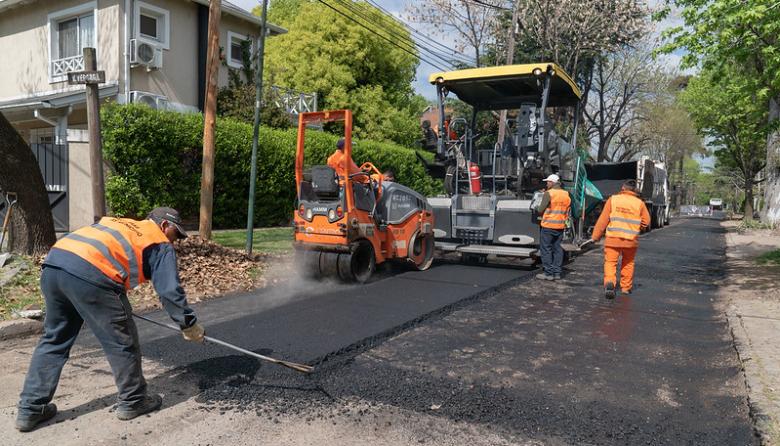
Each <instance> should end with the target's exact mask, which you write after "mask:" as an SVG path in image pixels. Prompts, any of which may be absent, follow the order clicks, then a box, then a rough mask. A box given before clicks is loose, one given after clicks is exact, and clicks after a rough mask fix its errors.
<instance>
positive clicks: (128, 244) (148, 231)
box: [54, 217, 169, 289]
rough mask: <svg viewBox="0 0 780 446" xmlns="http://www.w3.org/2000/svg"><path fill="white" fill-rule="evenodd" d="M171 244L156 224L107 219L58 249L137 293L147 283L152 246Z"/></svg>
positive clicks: (59, 243)
mask: <svg viewBox="0 0 780 446" xmlns="http://www.w3.org/2000/svg"><path fill="white" fill-rule="evenodd" d="M159 243H169V242H168V238H167V237H165V234H163V232H162V231H161V230H160V228H159V227H158V226H157V224H155V223H154V222H152V221H150V220H144V221H136V220H130V219H125V218H110V217H104V218H102V219H101V220H100V222H99V223H95V224H94V225H92V226H87V227H84V228H81V229H79V230H77V231H75V232H72V233H70V234H68V235H66V236H65V237H63V238H62V239H60V240H59V241H57V243H55V245H54V247H56V248H58V249H62V250H65V251H69V252H72V253H73V254H76V255H77V256H79V257H81V258H82V259H84V260H86V261H87V262H89V263H90V264H92V265H93V266H95V267H96V268H97V269H99V270H100V271H101V272H102V273H103V274H105V275H106V276H108V278H109V279H111V280H113V281H115V282H118V283H121V284H122V285H124V287H125V288H126V289H133V288H135V287H137V286H138V285H140V284H142V283H144V282H145V281H146V280H147V278H146V277H145V276H144V273H143V251H144V249H145V248H147V247H148V246H150V245H153V244H159Z"/></svg>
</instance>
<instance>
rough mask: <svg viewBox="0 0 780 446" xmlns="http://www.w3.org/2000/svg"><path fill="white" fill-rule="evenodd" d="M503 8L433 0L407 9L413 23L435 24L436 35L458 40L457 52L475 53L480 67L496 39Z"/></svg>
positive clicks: (465, 1) (433, 25)
mask: <svg viewBox="0 0 780 446" xmlns="http://www.w3.org/2000/svg"><path fill="white" fill-rule="evenodd" d="M500 10H501V7H497V6H492V7H491V6H490V4H487V5H486V4H481V3H480V2H474V1H469V0H429V1H425V2H417V3H416V4H410V5H409V6H408V7H407V10H406V12H407V15H408V17H409V19H410V20H412V21H413V22H417V23H424V24H429V25H431V27H432V29H433V31H434V33H435V34H438V35H440V36H442V37H452V38H454V39H455V44H456V49H457V50H458V51H464V49H465V48H466V47H468V48H469V49H471V50H473V51H474V60H475V61H476V64H477V66H480V65H481V62H482V60H481V59H483V58H482V54H483V53H482V51H483V48H484V47H485V45H486V44H487V43H488V42H489V41H490V40H491V39H492V38H493V34H494V33H495V31H496V28H497V25H498V19H499V11H500Z"/></svg>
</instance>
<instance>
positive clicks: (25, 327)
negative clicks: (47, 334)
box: [0, 319, 43, 341]
mask: <svg viewBox="0 0 780 446" xmlns="http://www.w3.org/2000/svg"><path fill="white" fill-rule="evenodd" d="M40 333H43V322H42V321H36V320H34V319H11V320H10V321H0V341H7V340H9V339H16V338H22V337H26V336H32V335H34V334H40Z"/></svg>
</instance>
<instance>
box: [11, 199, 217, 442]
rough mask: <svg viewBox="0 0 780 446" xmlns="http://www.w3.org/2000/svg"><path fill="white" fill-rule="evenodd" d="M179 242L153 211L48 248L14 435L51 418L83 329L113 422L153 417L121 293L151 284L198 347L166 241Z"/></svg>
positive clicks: (179, 233) (163, 214)
mask: <svg viewBox="0 0 780 446" xmlns="http://www.w3.org/2000/svg"><path fill="white" fill-rule="evenodd" d="M184 237H186V233H185V232H184V229H182V227H181V218H180V216H179V213H178V212H177V211H175V210H174V209H171V208H164V207H161V208H156V209H154V210H153V211H152V212H151V213H150V214H149V217H148V219H147V220H142V221H137V220H131V219H126V218H113V217H104V218H101V219H100V221H99V222H98V223H96V224H94V225H91V226H87V227H84V228H81V229H79V230H77V231H74V232H72V233H70V234H68V235H66V236H65V237H63V238H62V239H60V240H59V241H57V243H55V244H54V246H53V247H52V249H51V251H50V252H49V254H48V255H47V256H46V259H45V260H44V262H43V271H42V272H41V291H42V293H43V295H44V299H45V302H46V319H45V321H44V333H43V336H42V337H41V340H40V342H39V343H38V346H37V347H36V348H35V352H34V353H33V355H32V360H31V361H30V368H29V370H28V372H27V378H26V379H25V382H24V389H23V390H22V394H21V397H20V401H19V406H18V415H17V418H16V428H17V429H18V430H20V431H22V432H27V431H30V430H32V429H33V428H35V426H36V425H38V424H40V423H42V422H44V421H46V420H48V419H50V418H52V417H54V416H55V415H56V414H57V407H56V406H55V405H54V404H52V403H51V400H52V397H53V396H54V392H55V390H56V389H57V383H58V382H59V379H60V372H61V371H62V367H63V366H64V365H65V362H66V361H67V360H68V356H69V354H70V349H71V347H72V346H73V343H74V342H75V341H76V337H77V336H78V334H79V331H80V330H81V327H82V325H83V324H84V323H85V322H86V324H87V326H88V327H89V329H90V330H91V331H92V333H93V334H94V335H95V337H96V338H97V340H98V341H99V342H100V344H101V346H102V347H103V351H104V352H105V354H106V357H107V359H108V363H109V364H110V365H111V370H112V372H113V374H114V381H115V383H116V386H117V388H118V390H119V392H118V396H117V410H116V415H117V418H119V419H120V420H130V419H133V418H135V417H138V416H139V415H143V414H146V413H149V412H152V411H154V410H157V409H158V408H159V407H160V406H161V404H162V398H161V397H160V396H159V395H156V394H152V395H150V394H147V391H146V381H145V380H144V377H143V373H142V370H141V349H140V346H139V340H138V331H137V330H136V326H135V323H134V322H133V316H132V308H131V306H130V302H129V301H128V300H127V294H126V292H127V290H130V289H133V288H135V287H136V286H138V285H140V284H141V283H143V282H146V281H147V280H151V281H152V284H153V285H154V288H155V290H156V291H157V294H159V296H160V300H161V301H162V304H163V307H164V308H165V310H166V311H167V312H168V314H169V315H170V317H171V319H173V320H174V321H175V322H176V323H178V324H179V327H180V328H181V331H182V335H183V336H184V339H186V340H188V341H194V342H203V337H204V334H205V333H204V329H203V327H201V325H200V324H199V323H198V319H197V317H196V316H195V313H194V312H193V310H192V309H191V308H190V307H189V306H188V304H187V299H186V296H185V294H184V290H183V289H182V287H181V284H180V283H179V274H178V270H177V266H176V252H175V251H174V249H173V245H172V243H173V241H174V240H176V239H178V238H184Z"/></svg>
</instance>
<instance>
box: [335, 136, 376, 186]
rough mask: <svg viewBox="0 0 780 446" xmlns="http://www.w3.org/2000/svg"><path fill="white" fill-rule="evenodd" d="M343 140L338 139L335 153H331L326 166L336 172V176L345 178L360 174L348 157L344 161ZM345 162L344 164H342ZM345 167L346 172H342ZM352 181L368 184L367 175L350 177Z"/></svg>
mask: <svg viewBox="0 0 780 446" xmlns="http://www.w3.org/2000/svg"><path fill="white" fill-rule="evenodd" d="M344 144H345V143H344V138H340V139H339V140H338V141H337V142H336V151H335V152H333V154H331V155H330V156H329V157H328V166H330V168H331V169H333V170H335V171H336V175H338V176H340V177H342V178H345V177H346V176H347V174H349V175H355V174H356V173H360V172H362V170H360V168H359V167H358V166H357V164H355V162H354V161H353V160H352V158H351V157H350V158H349V159H348V160H345V159H344V158H346V156H347V155H346V153H345V152H344ZM344 161H346V163H345V162H344ZM345 166H346V169H347V170H346V171H345V170H344V169H345ZM352 181H357V182H360V183H368V181H369V176H368V175H355V176H353V177H352Z"/></svg>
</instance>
